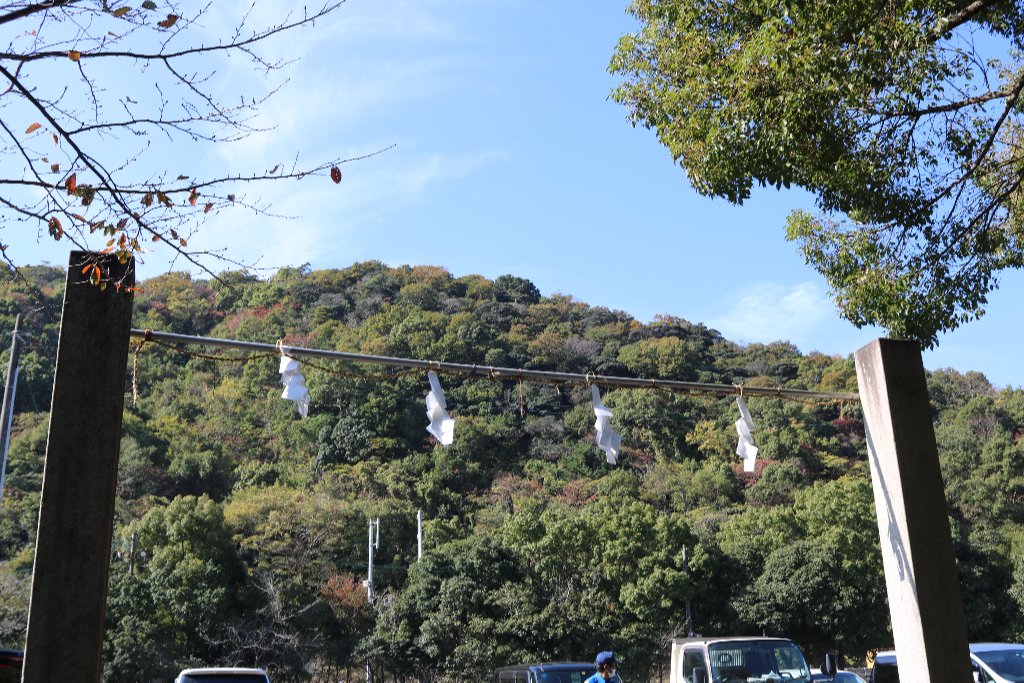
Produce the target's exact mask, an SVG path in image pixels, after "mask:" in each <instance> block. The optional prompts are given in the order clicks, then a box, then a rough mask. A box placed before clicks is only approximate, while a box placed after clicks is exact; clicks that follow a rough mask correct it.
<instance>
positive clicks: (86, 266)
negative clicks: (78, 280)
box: [82, 263, 92, 275]
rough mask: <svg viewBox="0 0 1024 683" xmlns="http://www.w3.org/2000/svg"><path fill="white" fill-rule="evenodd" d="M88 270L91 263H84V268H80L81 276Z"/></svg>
mask: <svg viewBox="0 0 1024 683" xmlns="http://www.w3.org/2000/svg"><path fill="white" fill-rule="evenodd" d="M90 268H92V264H91V263H86V264H85V265H84V266H82V275H85V274H86V273H88V272H89V269H90Z"/></svg>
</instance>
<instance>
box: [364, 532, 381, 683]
mask: <svg viewBox="0 0 1024 683" xmlns="http://www.w3.org/2000/svg"><path fill="white" fill-rule="evenodd" d="M368 539H369V540H368V543H367V551H368V552H367V559H368V562H367V564H366V601H367V602H368V603H369V604H370V605H373V598H374V593H373V551H374V550H376V549H377V548H379V547H380V517H378V518H377V519H376V523H375V521H374V520H372V519H371V520H370V531H369V536H368ZM366 683H373V670H372V669H371V668H370V658H369V657H367V658H366Z"/></svg>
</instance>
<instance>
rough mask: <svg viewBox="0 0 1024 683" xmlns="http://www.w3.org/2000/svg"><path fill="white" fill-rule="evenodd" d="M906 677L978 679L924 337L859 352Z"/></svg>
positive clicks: (918, 681)
mask: <svg viewBox="0 0 1024 683" xmlns="http://www.w3.org/2000/svg"><path fill="white" fill-rule="evenodd" d="M855 360H856V364H857V382H858V384H859V387H860V398H861V404H862V406H863V409H864V423H865V425H864V426H865V432H866V434H867V440H868V458H869V460H870V464H871V482H872V487H873V489H874V494H875V512H876V514H877V515H878V534H879V538H880V541H881V545H882V561H883V564H884V566H885V586H886V590H887V592H888V595H889V611H890V614H891V616H892V631H893V637H894V640H895V644H896V654H897V658H898V663H899V668H900V681H901V682H902V683H929V682H931V683H945V682H947V681H948V682H949V683H970V682H971V680H972V675H971V667H970V656H969V653H968V648H967V626H966V621H965V618H964V608H963V602H962V600H961V597H960V582H959V578H958V577H957V573H956V566H955V564H954V560H953V542H952V539H951V537H950V531H949V519H948V517H947V513H946V497H945V492H944V490H943V486H942V475H941V472H940V471H939V454H938V449H937V447H936V445H935V431H934V429H933V427H932V417H931V411H930V407H929V402H928V387H927V385H926V383H925V376H924V366H923V364H922V362H921V347H920V345H918V343H917V342H909V341H895V340H892V339H876V340H875V341H873V342H871V343H870V344H868V345H867V346H865V347H864V348H862V349H860V350H859V351H857V353H856V354H855Z"/></svg>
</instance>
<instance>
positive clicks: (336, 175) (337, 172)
mask: <svg viewBox="0 0 1024 683" xmlns="http://www.w3.org/2000/svg"><path fill="white" fill-rule="evenodd" d="M331 180H333V181H334V182H335V183H340V182H341V169H340V168H338V167H337V166H331Z"/></svg>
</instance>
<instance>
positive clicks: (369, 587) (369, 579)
mask: <svg viewBox="0 0 1024 683" xmlns="http://www.w3.org/2000/svg"><path fill="white" fill-rule="evenodd" d="M369 539H370V540H369V544H368V547H367V551H368V555H367V557H368V562H367V565H366V601H367V602H368V603H370V604H371V605H372V604H373V520H372V519H371V520H370V536H369ZM366 666H367V667H369V666H370V665H369V664H367V665H366ZM367 670H369V668H367Z"/></svg>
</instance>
